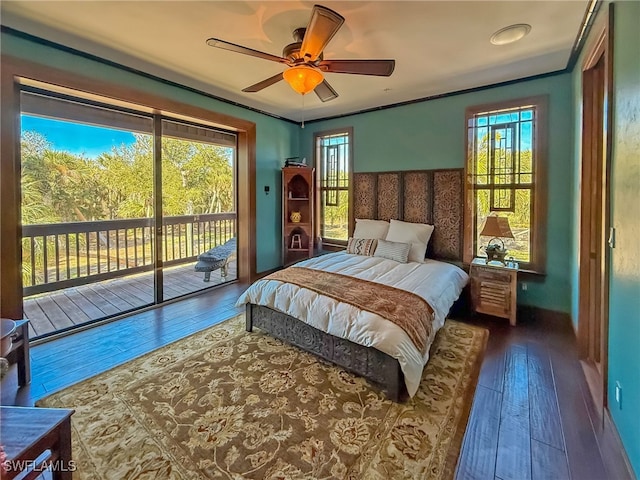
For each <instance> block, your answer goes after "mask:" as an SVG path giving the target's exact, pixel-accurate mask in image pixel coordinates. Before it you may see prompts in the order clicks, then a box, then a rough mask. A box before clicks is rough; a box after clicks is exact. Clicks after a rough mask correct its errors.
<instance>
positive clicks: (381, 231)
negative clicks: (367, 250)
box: [353, 218, 389, 240]
mask: <svg viewBox="0 0 640 480" xmlns="http://www.w3.org/2000/svg"><path fill="white" fill-rule="evenodd" d="M388 231H389V222H387V221H385V220H367V219H363V218H356V228H355V230H354V232H353V238H381V239H383V240H384V238H385V237H386V236H387V232H388Z"/></svg>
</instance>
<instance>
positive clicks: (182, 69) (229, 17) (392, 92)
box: [0, 0, 589, 121]
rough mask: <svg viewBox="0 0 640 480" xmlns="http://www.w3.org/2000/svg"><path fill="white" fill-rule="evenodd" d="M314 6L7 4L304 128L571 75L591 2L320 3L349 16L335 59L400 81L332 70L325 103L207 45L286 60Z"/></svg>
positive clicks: (264, 65) (62, 32)
mask: <svg viewBox="0 0 640 480" xmlns="http://www.w3.org/2000/svg"><path fill="white" fill-rule="evenodd" d="M314 3H316V2H308V1H289V2H281V1H263V2H253V1H250V2H247V1H198V2H196V1H95V0H94V1H33V0H19V1H12V0H2V2H1V4H2V5H1V17H0V18H1V21H2V24H3V25H5V26H8V27H11V28H14V29H16V30H20V31H22V32H25V33H28V34H31V35H35V36H38V37H41V38H43V39H46V40H50V41H53V42H57V43H60V44H63V45H66V46H68V47H72V48H75V49H77V50H81V51H83V52H87V53H90V54H93V55H97V56H99V57H102V58H105V59H108V60H111V61H113V62H117V63H119V64H122V65H126V66H128V67H132V68H135V69H137V70H140V71H143V72H146V73H149V74H152V75H155V76H158V77H162V78H165V79H167V80H170V81H173V82H177V83H179V84H182V85H186V86H189V87H192V88H196V89H198V90H201V91H204V92H207V93H210V94H213V95H216V96H218V97H222V98H225V99H227V100H230V101H233V102H238V103H240V104H242V105H246V106H250V107H252V108H256V109H259V110H262V111H265V112H269V113H271V114H273V115H277V116H281V117H285V118H288V119H292V120H296V121H299V120H300V119H301V118H302V117H303V115H304V118H305V119H306V120H310V119H315V118H323V117H330V116H334V115H341V114H345V113H350V112H355V111H359V110H363V109H369V108H375V107H379V106H384V105H389V104H394V103H398V102H404V101H410V100H414V99H418V98H424V97H429V96H433V95H439V94H445V93H449V92H454V91H458V90H463V89H467V88H473V87H478V86H484V85H490V84H494V83H499V82H504V81H508V80H514V79H518V78H523V77H529V76H532V75H537V74H543V73H547V72H553V71H557V70H562V69H564V68H565V67H566V66H567V61H568V59H569V56H570V54H571V49H572V47H573V44H574V42H575V39H576V37H577V35H578V32H579V30H580V28H581V22H582V19H583V16H584V14H585V11H586V9H587V7H588V3H589V2H588V1H587V0H570V1H561V0H557V1H541V0H533V1H481V0H477V1H452V0H449V1H404V2H398V1H358V2H356V1H320V0H318V2H317V3H320V4H322V5H324V6H326V7H328V8H331V9H333V10H335V11H337V12H338V13H340V14H341V15H342V16H344V17H345V19H346V21H345V24H344V25H343V26H342V28H341V29H340V30H339V31H338V33H337V34H336V36H335V37H334V38H333V40H331V42H330V43H329V44H328V45H327V47H326V48H325V50H324V57H325V58H326V59H369V58H381V59H389V58H393V59H395V60H396V68H395V71H394V73H393V75H392V76H391V77H370V76H361V75H345V74H336V73H329V74H326V76H325V78H326V79H327V81H328V82H329V83H330V84H331V85H332V86H333V88H334V89H335V90H336V91H337V92H338V94H339V95H340V96H339V97H338V98H337V99H335V100H332V101H330V102H327V103H322V102H320V100H319V99H318V98H317V96H316V95H315V94H309V95H307V96H305V97H304V113H303V106H302V105H303V101H302V97H301V95H299V94H297V93H295V92H294V91H293V90H292V89H291V88H290V87H289V86H288V85H287V84H286V83H285V82H279V83H277V84H275V85H272V86H270V87H268V88H266V89H264V90H262V91H261V92H258V93H243V92H241V90H242V89H243V88H245V87H247V86H249V85H252V84H254V83H256V82H258V81H260V80H263V79H265V78H267V77H270V76H272V75H275V74H277V73H278V72H279V71H282V70H283V69H284V68H287V67H286V66H284V65H280V64H278V63H274V62H270V61H267V60H262V59H259V58H253V57H248V56H246V55H241V54H238V53H233V52H229V51H225V50H221V49H217V48H212V47H209V46H207V45H206V44H205V40H206V39H207V38H210V37H217V38H220V39H223V40H226V41H229V42H232V43H236V44H240V45H243V46H247V47H249V48H253V49H255V50H261V51H264V52H267V53H271V54H273V55H278V56H280V55H281V54H282V48H283V47H284V46H285V45H287V44H288V43H292V42H293V37H292V32H293V30H294V29H296V28H298V27H305V26H306V25H307V22H308V19H309V16H310V12H311V8H312V7H313V5H314ZM515 23H528V24H530V25H531V26H532V28H531V32H530V33H529V35H528V36H526V37H525V38H524V39H522V40H520V41H519V42H516V43H513V44H510V45H502V46H496V45H492V44H491V43H490V42H489V38H490V36H491V35H492V34H493V33H494V32H496V31H497V30H499V29H501V28H503V27H505V26H508V25H511V24H515Z"/></svg>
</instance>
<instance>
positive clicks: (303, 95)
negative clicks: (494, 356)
mask: <svg viewBox="0 0 640 480" xmlns="http://www.w3.org/2000/svg"><path fill="white" fill-rule="evenodd" d="M301 96H302V128H304V94H302V95H301Z"/></svg>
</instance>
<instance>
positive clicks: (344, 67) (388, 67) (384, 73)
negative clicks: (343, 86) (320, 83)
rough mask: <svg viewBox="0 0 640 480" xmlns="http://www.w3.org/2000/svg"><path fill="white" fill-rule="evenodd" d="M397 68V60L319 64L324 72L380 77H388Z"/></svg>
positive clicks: (334, 61) (342, 61) (323, 62)
mask: <svg viewBox="0 0 640 480" xmlns="http://www.w3.org/2000/svg"><path fill="white" fill-rule="evenodd" d="M395 67H396V61H395V60H323V61H321V62H320V63H319V64H318V68H319V69H320V70H322V71H323V72H329V73H353V74H356V75H376V76H379V77H388V76H389V75H391V74H392V73H393V69H394V68H395Z"/></svg>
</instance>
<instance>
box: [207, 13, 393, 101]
mask: <svg viewBox="0 0 640 480" xmlns="http://www.w3.org/2000/svg"><path fill="white" fill-rule="evenodd" d="M343 23H344V17H343V16H342V15H340V14H339V13H337V12H334V11H333V10H330V9H329V8H326V7H323V6H322V5H314V7H313V10H312V11H311V18H310V19H309V24H308V25H307V27H306V28H298V29H296V30H295V31H294V32H293V38H294V40H295V42H294V43H291V44H289V45H287V46H286V47H284V49H283V51H282V57H278V56H277V55H271V54H269V53H265V52H260V51H258V50H253V49H252V48H248V47H243V46H241V45H236V44H235V43H231V42H226V41H224V40H220V39H219V38H209V39H208V40H207V45H210V46H212V47H217V48H222V49H224V50H229V51H232V52H236V53H243V54H245V55H250V56H252V57H258V58H263V59H265V60H271V61H272V62H278V63H282V64H284V65H286V66H287V67H289V68H288V69H287V70H285V71H284V72H281V73H278V74H277V75H274V76H273V77H270V78H267V79H265V80H262V81H261V82H258V83H256V84H254V85H251V86H250V87H247V88H245V89H243V90H242V91H243V92H259V91H260V90H262V89H264V88H266V87H269V86H271V85H273V84H275V83H277V82H279V81H280V80H283V79H284V80H286V81H287V82H288V83H289V85H291V87H292V88H293V89H294V90H295V91H296V92H298V93H301V94H302V95H305V94H307V93H309V92H310V91H311V90H313V91H314V92H315V93H316V95H317V96H318V98H320V100H322V101H323V102H328V101H329V100H333V99H334V98H336V97H338V93H337V92H336V91H335V90H334V89H333V88H332V87H331V85H329V83H328V82H327V81H326V80H325V79H324V76H323V72H324V73H350V74H356V75H375V76H380V77H388V76H389V75H391V74H392V73H393V69H394V68H395V63H396V62H395V60H325V59H324V58H323V55H322V51H323V50H324V47H326V46H327V44H328V43H329V41H330V40H331V39H332V38H333V36H334V35H335V34H336V32H337V31H338V30H339V29H340V27H341V26H342V24H343Z"/></svg>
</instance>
